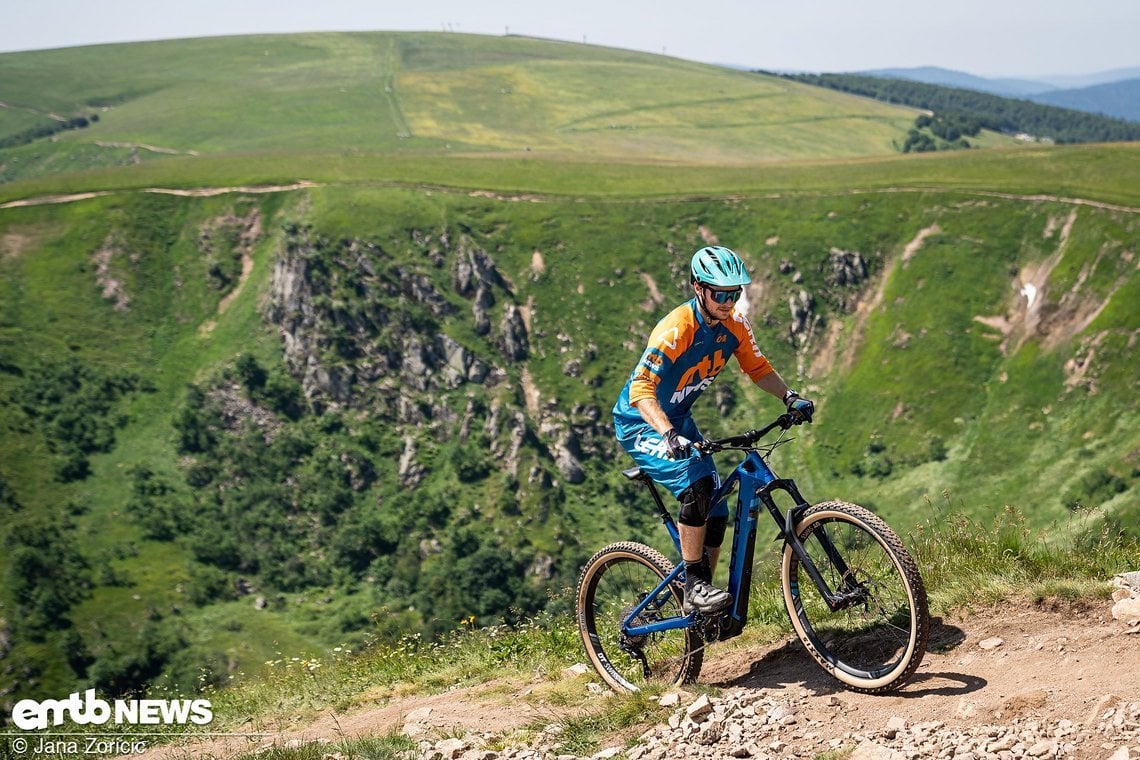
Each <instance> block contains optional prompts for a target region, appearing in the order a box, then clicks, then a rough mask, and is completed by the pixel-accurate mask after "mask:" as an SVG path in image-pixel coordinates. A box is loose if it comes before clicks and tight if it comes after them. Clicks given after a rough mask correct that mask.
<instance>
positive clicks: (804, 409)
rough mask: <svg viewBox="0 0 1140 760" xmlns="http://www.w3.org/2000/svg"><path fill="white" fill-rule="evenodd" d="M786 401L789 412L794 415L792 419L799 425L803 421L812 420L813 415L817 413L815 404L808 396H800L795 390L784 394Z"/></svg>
mask: <svg viewBox="0 0 1140 760" xmlns="http://www.w3.org/2000/svg"><path fill="white" fill-rule="evenodd" d="M784 403H785V404H787V405H788V413H789V414H791V415H792V420H793V421H794V422H795V423H796V424H797V425H798V424H799V423H801V422H811V416H812V415H813V414H815V404H813V403H812V402H811V401H809V400H808V399H806V398H800V394H798V393H796V392H795V391H788V392H787V393H785V394H784Z"/></svg>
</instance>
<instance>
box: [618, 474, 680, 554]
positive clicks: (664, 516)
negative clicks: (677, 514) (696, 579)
mask: <svg viewBox="0 0 1140 760" xmlns="http://www.w3.org/2000/svg"><path fill="white" fill-rule="evenodd" d="M622 474H623V475H625V476H626V477H627V478H629V479H630V480H636V481H638V482H639V483H644V484H645V487H646V488H648V489H649V493H650V494H651V495H652V496H653V506H654V507H656V509H657V516H658V517H660V518H661V522H662V523H664V524H665V529H666V530H667V531H669V535H670V536H672V538H673V543H674V544H675V545H676V546H677V551H680V550H681V534H680V532H678V530H677V523H675V522H674V521H673V515H671V514H669V510H668V508H666V506H665V502H664V501H663V500H662V498H661V494H660V493H659V492H658V491H657V484H655V483H654V482H653V478H651V477H649V476H648V475H646V474H645V473H644V472H643V471H642V470H641V468H640V467H634V468H632V469H629V470H625V471H623V472H622Z"/></svg>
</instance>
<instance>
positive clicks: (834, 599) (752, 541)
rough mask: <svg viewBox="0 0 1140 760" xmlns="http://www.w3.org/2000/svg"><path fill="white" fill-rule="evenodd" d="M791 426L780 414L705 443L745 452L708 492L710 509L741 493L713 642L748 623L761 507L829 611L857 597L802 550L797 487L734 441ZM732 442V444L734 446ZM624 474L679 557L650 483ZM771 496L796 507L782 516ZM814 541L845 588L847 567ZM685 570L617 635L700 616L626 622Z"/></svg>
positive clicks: (668, 518) (677, 540)
mask: <svg viewBox="0 0 1140 760" xmlns="http://www.w3.org/2000/svg"><path fill="white" fill-rule="evenodd" d="M791 424H792V422H791V420H790V419H789V418H788V417H787V415H783V416H781V417H780V418H779V419H777V420H776V422H774V423H772V424H771V425H769V426H768V427H766V428H764V429H762V430H757V431H752V432H750V433H746V434H745V435H744V436H737V437H735V438H727V439H724V440H722V441H712V442H708V444H706V445H709V446H710V448H711V449H712V450H713V451H719V450H722V449H724V448H734V449H741V450H744V451H746V452H747V453H746V455H745V457H744V460H743V461H742V462H740V464H738V465H737V466H736V467H735V468H734V469H733V471H732V473H731V474H730V475H729V476H728V478H726V479H725V481H724V482H723V483H722V484H721V485H720V487H719V488H717V490H716V491H715V492H714V493H713V496H712V501H711V504H712V506H713V507H715V506H716V505H718V504H720V503H721V502H722V501H724V500H725V499H727V498H728V497H729V496H730V495H731V494H732V491H733V490H734V489H735V488H736V487H737V486H738V485H739V487H740V490H739V493H738V495H737V500H736V510H735V515H734V519H733V534H732V554H731V558H730V559H729V565H728V572H729V575H728V592H729V593H730V594H731V595H732V600H733V601H732V605H731V606H730V607H729V609H728V611H727V614H726V616H725V619H724V621H723V622H722V623H721V626H720V633H719V635H718V636H717V638H718V639H728V638H732V637H733V636H737V635H739V634H740V632H741V631H742V630H743V629H744V625H745V623H746V622H747V621H748V601H749V597H750V595H751V593H752V563H753V556H754V553H755V548H756V525H757V522H758V521H759V514H760V506H761V505H763V506H764V508H765V509H767V511H768V513H769V514H770V515H771V516H772V519H773V521H775V523H776V530H777V539H779V540H782V541H783V542H784V543H785V544H787V545H789V546H791V548H792V551H794V552H795V553H796V556H797V557H798V558H799V560H800V563H801V565H802V566H803V568H804V570H805V571H806V572H807V574H808V577H810V578H811V580H812V582H813V583H814V584H815V586H816V588H818V589H819V592H820V594H821V595H822V596H823V599H824V600H825V601H826V603H827V605H828V607H830V608H831V609H832V610H838V609H842V608H843V607H846V606H849V605H850V604H852V603H853V602H855V601H858V599H859V598H860V594H859V591H858V589H857V588H855V587H853V586H852V587H848V588H840V589H832V588H831V587H830V586H829V585H828V584H827V581H826V580H825V579H824V578H823V576H822V575H821V574H820V572H819V569H818V568H817V567H816V565H815V562H814V561H812V559H811V556H810V555H809V554H808V553H807V550H806V549H804V546H803V544H802V543H801V542H800V540H799V538H798V537H797V536H796V533H795V525H796V523H797V522H799V518H800V516H801V515H802V514H803V513H804V512H805V511H806V510H807V509H808V507H809V506H810V505H809V504H808V503H807V502H806V501H805V500H804V498H803V496H802V495H801V494H800V492H799V489H798V488H796V484H795V482H794V481H792V480H790V479H785V478H778V477H776V474H775V473H774V472H773V471H772V468H771V467H769V466H768V463H767V462H766V461H764V457H763V456H762V455H761V454H760V453H759V452H758V451H757V450H756V449H754V448H751V447H750V446H747V447H746V446H742V445H740V443H739V441H740V440H741V439H750V440H749V443H752V442H755V441H756V440H759V439H760V438H761V437H763V436H764V435H765V434H767V433H768V432H770V431H771V430H772V429H773V428H776V427H783V428H784V429H785V430H786V429H787V428H788V427H789V426H790V425H791ZM734 443H735V445H733V444H734ZM710 453H711V452H710ZM624 474H625V476H626V477H628V478H630V479H631V480H636V481H639V482H641V483H644V484H645V486H646V488H648V489H649V492H650V494H652V496H653V502H654V505H655V506H656V508H657V512H658V515H659V517H660V518H661V521H662V522H663V523H664V524H665V528H666V530H668V532H669V536H670V537H671V538H672V539H673V545H674V546H675V547H676V549H677V554H678V556H680V553H681V535H680V533H679V531H678V529H677V524H676V522H674V520H673V516H672V515H671V514H670V513H669V510H668V509H667V508H666V507H665V503H664V501H662V499H661V494H660V493H659V492H658V490H657V487H656V485H655V484H654V482H653V479H652V478H650V477H649V476H648V475H646V474H645V473H644V472H642V471H641V468H640V467H634V468H633V469H630V470H626V471H625V473H624ZM776 492H784V493H786V494H787V495H788V496H790V497H791V499H792V501H793V502H794V503H795V506H793V507H792V508H791V509H789V510H788V511H787V513H784V512H782V511H781V510H780V507H779V506H778V505H777V504H776V501H775V498H774V493H776ZM818 538H819V540H820V544H821V545H822V547H823V550H824V551H825V552H826V553H827V555H828V559H829V560H830V561H831V562H832V563H833V565H834V567H835V568H836V569H837V571H838V572H839V574H840V577H841V578H843V579H844V586H847V582H848V581H849V580H850V579H849V573H848V568H847V565H846V563H844V561H843V558H842V557H841V556H840V554H839V552H838V551H837V550H836V548H835V546H834V545H832V543H831V541H830V540H829V539H828V538H827V536H826V535H825V534H819V536H818ZM684 572H685V563H684V561H683V560H682V561H680V562H678V563H677V565H676V567H674V568H673V571H672V572H671V573H669V574H668V575H667V576H666V577H665V578H664V580H662V581H661V582H660V583H658V584H657V586H655V587H654V588H653V590H652V591H650V592H649V593H648V594H646V595H645V598H644V599H642V600H641V601H640V602H639V603H638V604H637V605H636V606H635V607H634V608H633V610H631V611H630V613H629V615H627V616H626V618H625V620H623V621H622V632H623V633H625V634H626V635H628V636H645V635H648V634H652V633H658V632H661V631H667V630H673V629H677V628H688V627H689V626H691V625H693V624H694V623H695V622H697V620H698V617H700V616H701V613H699V612H693V613H690V614H688V615H683V616H677V617H671V618H666V619H664V620H657V621H655V622H652V623H648V624H646V625H630V624H629V621H631V620H635V619H637V617H638V616H639V615H640V614H641V613H642V612H643V611H644V610H645V609H646V608H647V607H649V606H650V605H654V606H655V607H657V608H658V609H659V608H660V607H661V605H662V604H664V602H665V601H667V600H668V596H669V595H670V594H671V593H672V592H671V591H670V588H669V587H670V585H671V584H672V583H674V582H681V581H683V580H684V577H683V576H684ZM663 595H664V596H663Z"/></svg>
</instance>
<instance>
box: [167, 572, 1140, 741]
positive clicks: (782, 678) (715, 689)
mask: <svg viewBox="0 0 1140 760" xmlns="http://www.w3.org/2000/svg"><path fill="white" fill-rule="evenodd" d="M1132 575H1135V574H1132ZM1135 580H1136V581H1137V588H1136V589H1135V590H1133V589H1131V588H1128V587H1127V586H1126V585H1125V584H1124V583H1122V582H1119V581H1118V584H1119V585H1121V586H1122V588H1121V589H1118V591H1117V593H1116V598H1115V599H1113V600H1104V601H1085V602H1076V603H1070V602H1040V603H1029V602H1025V601H1022V602H1009V603H1008V604H1006V605H1003V606H1001V607H996V608H990V609H986V610H980V611H978V610H975V611H974V612H972V613H969V614H963V615H962V616H955V617H951V618H939V619H935V621H934V625H933V627H932V632H931V640H930V647H929V650H930V651H929V652H928V653H927V655H926V657H925V659H924V660H923V663H922V666H921V667H920V669H919V670H918V672H917V674H916V675H915V676H914V678H913V679H912V680H911V681H910V683H908V684H907V685H906V686H905V687H904V688H903V689H901V690H900V691H897V692H894V693H892V694H888V695H885V696H871V695H865V694H857V693H854V692H850V691H847V690H845V689H843V688H842V687H841V686H840V684H839V683H838V682H837V681H835V680H833V679H832V678H831V677H830V676H828V675H827V674H826V673H824V672H823V671H822V670H821V669H820V668H819V667H818V666H816V665H815V664H814V663H813V662H812V661H811V660H810V659H809V658H808V656H807V654H806V653H805V652H804V650H803V649H802V647H801V646H800V645H799V643H798V642H797V641H795V640H794V639H791V640H787V641H785V642H782V643H777V644H774V645H771V646H768V647H764V648H761V649H749V648H740V647H738V648H729V647H727V646H726V647H724V648H722V649H721V650H720V651H717V649H713V650H711V651H710V653H709V656H708V657H707V658H706V663H705V667H704V670H703V671H702V673H701V677H700V683H699V684H698V685H697V686H696V687H695V688H693V689H692V690H690V691H674V692H669V693H667V694H665V695H663V696H662V697H661V703H662V705H663V706H665V707H667V708H669V709H670V710H671V713H670V717H669V718H668V720H667V721H666V722H664V723H661V724H658V725H648V724H644V725H641V726H638V727H637V728H635V729H630V730H627V731H625V732H620V731H619V732H615V733H614V734H613V735H610V736H607V737H606V738H605V739H604V740H603V742H602V744H601V748H600V749H599V750H597V751H596V752H594V753H593V754H591V755H589V757H592V758H597V759H598V760H605V759H606V758H611V757H625V758H628V760H665V758H670V759H672V758H693V759H694V760H705V759H706V758H707V759H709V760H711V759H712V758H754V759H755V760H765V759H767V760H795V759H797V758H818V757H824V758H837V759H839V760H844V759H845V758H851V759H852V760H869V759H876V760H877V759H880V758H881V759H883V760H915V759H916V758H954V760H1017V759H1019V758H1074V759H1076V760H1085V759H1086V758H1087V759H1090V760H1092V759H1103V760H1136V759H1137V758H1140V575H1136V578H1135ZM567 670H568V672H567V673H566V674H564V676H565V677H566V678H576V679H579V680H581V682H582V688H583V689H587V690H590V691H591V693H593V694H595V695H596V699H597V700H603V699H607V698H608V692H606V691H604V690H603V689H601V688H600V687H598V685H597V684H596V683H592V682H591V680H590V679H589V678H588V677H586V676H582V675H578V674H577V673H578V672H580V669H578V670H576V669H574V668H569V669H567ZM535 687H536V684H521V685H520V684H510V685H506V686H504V684H501V683H499V684H488V685H482V686H476V687H472V688H464V689H455V690H452V691H448V692H444V693H441V694H435V695H431V696H423V697H410V698H406V699H402V700H399V701H396V702H392V703H389V704H386V705H384V706H383V707H379V708H375V709H364V710H356V711H353V712H350V713H348V714H331V713H330V714H327V715H324V716H322V717H321V718H319V719H318V720H317V721H316V722H314V723H311V724H309V725H306V726H304V727H294V728H291V729H288V730H283V731H281V732H278V733H276V734H274V735H271V736H268V737H264V738H262V739H261V740H259V741H258V742H257V743H255V744H250V743H243V744H241V745H235V744H232V743H231V744H228V745H227V744H221V743H218V742H214V743H211V744H210V745H197V746H181V747H174V746H170V747H163V748H155V749H154V750H152V752H151V753H148V754H149V755H150V756H152V757H160V756H161V757H170V758H184V757H226V756H232V755H235V754H246V753H257V752H262V751H265V750H268V749H271V748H300V747H302V746H303V745H306V744H310V743H317V744H321V745H328V750H327V752H325V753H324V754H322V755H321V757H322V758H323V760H350V759H349V758H348V757H347V756H345V755H343V754H342V753H341V752H338V751H337V749H336V748H335V743H336V742H338V741H340V740H343V739H352V738H358V737H362V736H370V735H383V734H387V733H390V732H393V731H401V732H403V733H404V734H406V735H408V736H410V737H412V738H414V739H415V740H416V741H417V743H418V757H419V758H424V759H425V760H453V759H462V760H572V758H575V757H577V756H576V755H574V754H573V753H571V752H568V751H566V750H565V748H564V747H563V744H564V742H565V736H564V735H563V732H564V727H563V725H562V724H561V723H560V722H559V721H560V719H562V718H571V717H581V716H582V715H583V713H584V712H586V711H588V710H589V708H588V707H585V708H584V707H582V706H581V705H576V706H573V707H565V706H559V705H558V704H555V701H554V700H550V701H544V700H541V699H536V698H535V695H536V694H538V693H539V691H538V689H536V688H535ZM705 687H711V688H705ZM535 726H545V728H542V729H540V730H538V731H537V732H535V731H534V727H535ZM524 727H529V728H530V729H531V731H530V732H527V733H524V732H520V729H523V728H524ZM512 732H514V733H515V734H516V735H518V736H526V737H528V738H527V739H526V740H525V744H524V743H522V742H521V741H520V742H515V743H512V741H511V736H512Z"/></svg>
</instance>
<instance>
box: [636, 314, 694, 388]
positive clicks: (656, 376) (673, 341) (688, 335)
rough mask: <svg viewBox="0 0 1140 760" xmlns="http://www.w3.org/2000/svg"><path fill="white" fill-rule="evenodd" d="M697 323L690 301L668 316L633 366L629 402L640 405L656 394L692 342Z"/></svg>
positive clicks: (656, 329) (656, 328)
mask: <svg viewBox="0 0 1140 760" xmlns="http://www.w3.org/2000/svg"><path fill="white" fill-rule="evenodd" d="M695 332H696V323H695V321H694V320H693V309H692V306H691V305H690V304H682V305H681V306H678V307H677V308H676V309H674V310H673V311H671V312H670V313H669V314H667V315H666V316H665V318H664V319H662V320H661V321H660V322H658V323H657V326H656V327H654V328H653V333H652V334H651V335H650V336H649V345H648V346H646V348H645V352H644V353H643V354H642V355H641V361H639V362H638V363H637V367H635V368H634V370H633V376H632V377H631V378H630V384H629V403H630V405H632V406H637V405H638V403H640V402H641V401H644V400H645V399H647V398H652V397H656V396H657V387H658V385H660V384H661V378H662V376H663V375H664V374H665V373H666V371H667V370H668V369H669V368H670V367H672V366H673V363H674V362H676V360H677V359H678V358H679V357H680V356H681V355H682V354H683V353H685V349H686V348H688V346H689V345H690V344H691V343H692V342H693V335H694V333H695Z"/></svg>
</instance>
